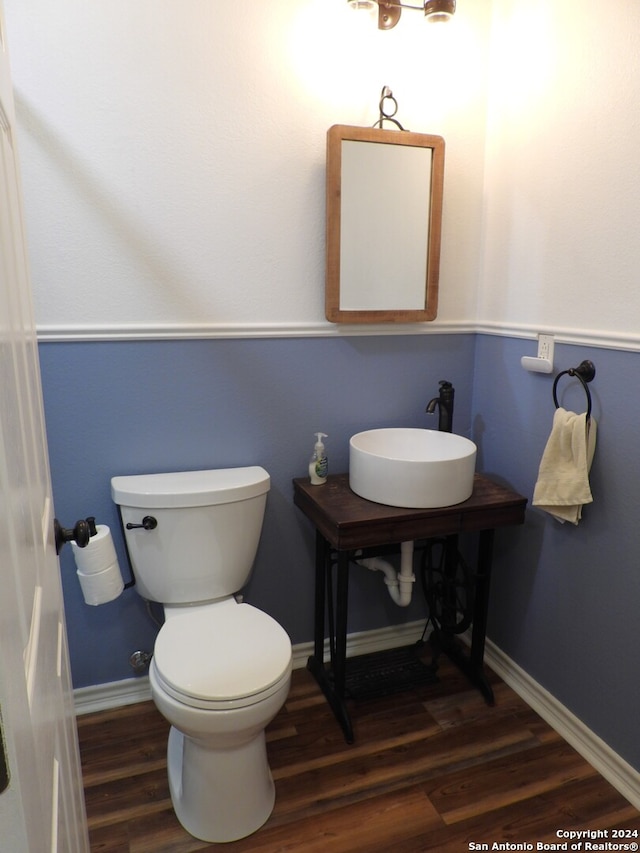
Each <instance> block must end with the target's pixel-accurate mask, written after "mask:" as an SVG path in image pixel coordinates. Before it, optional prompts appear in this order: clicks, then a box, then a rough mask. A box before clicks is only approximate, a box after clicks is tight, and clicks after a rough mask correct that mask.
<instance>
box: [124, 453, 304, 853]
mask: <svg viewBox="0 0 640 853" xmlns="http://www.w3.org/2000/svg"><path fill="white" fill-rule="evenodd" d="M269 486H270V479H269V475H268V473H267V472H266V471H265V470H264V468H261V467H258V466H253V467H245V468H225V469H217V470H209V471H187V472H179V473H169V474H141V475H133V476H128V477H126V476H125V477H113V479H112V480H111V494H112V497H113V500H114V502H115V503H116V504H117V505H118V507H119V511H120V515H121V518H122V525H123V530H124V535H125V541H126V545H127V550H128V553H129V559H130V561H131V567H132V570H133V574H134V577H135V580H136V589H137V591H138V593H139V594H140V595H141V596H142V597H143V598H145V599H147V600H149V601H155V602H160V603H162V604H163V606H164V612H165V622H164V624H163V626H162V628H161V629H160V632H159V633H158V636H157V638H156V642H155V647H154V651H153V658H152V660H151V666H150V669H149V681H150V685H151V694H152V696H153V700H154V702H155V704H156V707H157V708H158V710H159V711H160V713H161V714H162V715H163V716H164V717H165V718H166V719H167V721H168V722H169V723H170V724H171V729H170V732H169V742H168V746H167V765H168V776H169V788H170V791H171V800H172V803H173V807H174V810H175V813H176V815H177V817H178V819H179V821H180V823H181V824H182V825H183V827H184V828H185V829H186V830H187V832H189V833H190V834H191V835H193V836H195V837H196V838H199V839H201V840H203V841H208V842H213V843H215V842H228V841H235V840H237V839H239V838H244V837H245V836H247V835H251V833H253V832H255V831H256V830H257V829H259V828H260V827H261V826H262V825H263V824H264V822H265V821H266V820H267V819H268V817H269V815H270V814H271V812H272V810H273V806H274V803H275V787H274V783H273V778H272V775H271V771H270V769H269V764H268V761H267V751H266V745H265V727H266V726H267V725H268V723H270V722H271V720H272V719H273V718H274V717H275V716H276V714H277V713H278V711H279V710H280V708H281V707H282V706H283V704H284V702H285V700H286V698H287V694H288V692H289V686H290V682H291V660H292V654H291V641H290V639H289V636H288V635H287V633H286V631H285V630H284V628H282V627H281V626H280V625H279V624H278V623H277V622H276V621H275V620H274V619H272V618H271V617H270V616H268V615H267V614H266V613H264V612H263V611H261V610H258V609H257V608H256V607H253V606H251V605H249V604H246V603H241V602H239V601H238V599H237V598H236V595H237V594H238V593H239V591H240V590H241V589H242V588H243V586H244V585H245V584H246V582H247V580H248V578H249V575H250V573H251V569H252V566H253V561H254V558H255V555H256V550H257V547H258V542H259V539H260V533H261V530H262V522H263V518H264V510H265V506H266V501H267V492H268V491H269Z"/></svg>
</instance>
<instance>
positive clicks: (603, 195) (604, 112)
mask: <svg viewBox="0 0 640 853" xmlns="http://www.w3.org/2000/svg"><path fill="white" fill-rule="evenodd" d="M462 3H463V0H460V3H459V5H460V6H462ZM639 57H640V3H638V0H617V2H614V3H604V4H603V3H602V2H601V0H563V2H558V0H535V2H534V0H493V31H492V38H491V50H490V59H491V68H490V84H489V92H490V113H489V121H488V132H487V170H486V181H485V186H486V219H485V227H484V235H483V245H484V262H483V269H482V284H481V289H480V299H479V320H480V325H481V327H483V326H484V327H485V328H487V329H492V328H495V329H497V330H504V329H505V328H506V329H516V330H517V329H522V330H526V329H532V330H535V331H545V330H549V331H551V332H558V331H560V332H561V334H563V335H564V337H565V338H566V339H568V340H571V337H572V335H575V336H576V337H578V338H583V339H585V338H586V339H591V340H592V341H593V342H594V343H598V342H599V341H602V342H603V343H607V342H611V343H613V344H614V345H619V346H622V347H624V346H626V345H628V346H630V347H631V348H633V349H636V348H638V347H639V346H640V326H639V323H638V318H640V287H638V276H639V274H640V239H639V238H638V223H639V222H640V121H639V119H638V106H639V105H640V61H639Z"/></svg>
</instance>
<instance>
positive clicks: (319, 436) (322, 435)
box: [314, 432, 329, 456]
mask: <svg viewBox="0 0 640 853" xmlns="http://www.w3.org/2000/svg"><path fill="white" fill-rule="evenodd" d="M314 435H315V437H316V438H317V439H318V440H317V441H316V443H315V450H316V453H318V452H319V451H320V454H319V455H320V456H322V452H323V451H324V444H323V443H322V439H323V438H329V436H328V435H327V434H326V432H315V433H314Z"/></svg>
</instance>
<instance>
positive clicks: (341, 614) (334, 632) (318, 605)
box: [307, 532, 354, 743]
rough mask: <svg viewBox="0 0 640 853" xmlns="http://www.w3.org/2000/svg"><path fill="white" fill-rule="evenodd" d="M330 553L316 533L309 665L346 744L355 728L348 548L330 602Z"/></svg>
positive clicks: (339, 558)
mask: <svg viewBox="0 0 640 853" xmlns="http://www.w3.org/2000/svg"><path fill="white" fill-rule="evenodd" d="M330 553H331V549H330V546H329V544H328V542H326V540H325V539H324V537H322V535H321V534H320V533H319V532H317V533H316V602H315V626H314V653H313V655H312V656H311V657H310V658H309V659H308V661H307V668H308V670H309V671H310V672H311V674H312V675H313V676H314V678H315V679H316V681H317V682H318V684H319V686H320V688H321V690H322V692H323V693H324V695H325V698H326V700H327V702H328V703H329V706H330V707H331V710H332V711H333V713H334V716H335V717H336V719H337V721H338V722H339V723H340V726H341V728H342V731H343V732H344V736H345V740H346V741H347V743H353V741H354V737H353V727H352V725H351V717H350V716H349V712H348V710H347V706H346V702H345V684H346V658H347V610H348V595H349V553H348V552H346V551H341V552H338V569H337V582H336V593H335V601H334V600H333V596H331V600H329V601H328V602H327V597H326V590H327V589H331V586H332V584H331V571H332V569H331V559H330ZM327 603H328V606H329V609H330V619H329V625H330V630H329V635H330V636H329V646H330V649H331V671H330V672H328V671H327V669H326V667H325V665H324V627H325V609H326V605H327ZM334 620H335V621H334Z"/></svg>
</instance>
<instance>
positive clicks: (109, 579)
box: [77, 560, 124, 605]
mask: <svg viewBox="0 0 640 853" xmlns="http://www.w3.org/2000/svg"><path fill="white" fill-rule="evenodd" d="M77 574H78V580H79V581H80V588H81V589H82V594H83V595H84V600H85V602H86V603H87V604H91V605H97V604H106V603H107V602H108V601H113V600H114V598H117V597H118V596H119V595H120V593H121V592H122V590H123V589H124V581H123V580H122V574H121V573H120V566H119V565H118V561H117V560H116V562H115V563H112V564H111V565H110V566H108V567H107V568H106V569H103V570H102V571H101V572H93V573H92V574H90V575H86V574H85V573H84V572H81V571H80V569H78V572H77Z"/></svg>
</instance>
